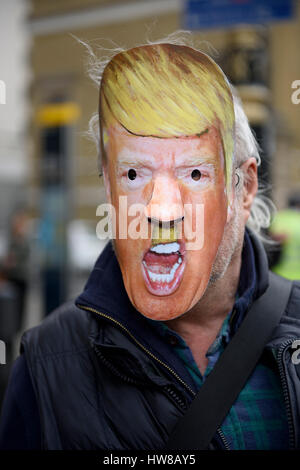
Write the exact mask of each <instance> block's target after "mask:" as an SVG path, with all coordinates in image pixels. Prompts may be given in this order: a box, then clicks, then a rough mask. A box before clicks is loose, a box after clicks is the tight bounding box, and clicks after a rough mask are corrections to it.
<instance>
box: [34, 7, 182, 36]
mask: <svg viewBox="0 0 300 470" xmlns="http://www.w3.org/2000/svg"><path fill="white" fill-rule="evenodd" d="M182 7H183V2H182V0H140V1H137V2H133V3H127V4H125V5H123V4H120V5H113V6H111V7H97V8H90V9H86V10H80V11H75V12H72V13H64V14H61V15H52V16H48V17H46V18H36V19H32V20H29V28H30V30H31V32H32V33H33V34H34V35H46V34H54V33H58V32H62V31H70V30H74V29H84V28H88V27H92V26H101V25H106V24H113V23H123V22H126V21H130V20H136V19H139V18H144V17H147V16H154V15H162V14H164V13H177V12H180V11H181V9H182Z"/></svg>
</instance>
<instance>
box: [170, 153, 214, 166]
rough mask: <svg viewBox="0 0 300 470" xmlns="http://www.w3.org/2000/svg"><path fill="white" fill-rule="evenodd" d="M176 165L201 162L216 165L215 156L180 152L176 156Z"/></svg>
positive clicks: (193, 164)
mask: <svg viewBox="0 0 300 470" xmlns="http://www.w3.org/2000/svg"><path fill="white" fill-rule="evenodd" d="M175 163H176V166H200V165H202V164H210V165H213V166H214V167H215V166H216V163H217V162H216V157H215V156H212V155H207V154H202V155H199V154H196V155H190V154H183V155H182V154H181V155H179V156H178V157H176V162H175Z"/></svg>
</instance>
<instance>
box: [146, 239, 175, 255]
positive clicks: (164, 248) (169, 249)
mask: <svg viewBox="0 0 300 470" xmlns="http://www.w3.org/2000/svg"><path fill="white" fill-rule="evenodd" d="M179 248H180V245H179V243H177V242H172V243H159V244H158V245H155V246H152V247H151V248H150V251H152V252H154V253H158V254H170V253H177V252H178V251H179Z"/></svg>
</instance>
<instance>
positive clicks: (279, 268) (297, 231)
mask: <svg viewBox="0 0 300 470" xmlns="http://www.w3.org/2000/svg"><path fill="white" fill-rule="evenodd" d="M270 230H271V233H272V234H273V235H275V236H277V237H280V238H281V237H282V239H283V241H282V253H281V257H280V260H279V262H278V264H276V265H275V266H274V267H273V268H272V271H274V272H275V273H276V274H279V275H280V276H283V277H286V278H287V279H291V280H296V279H300V210H298V209H286V210H283V211H280V212H278V213H277V215H276V217H275V219H274V221H273V223H272V226H271V229H270Z"/></svg>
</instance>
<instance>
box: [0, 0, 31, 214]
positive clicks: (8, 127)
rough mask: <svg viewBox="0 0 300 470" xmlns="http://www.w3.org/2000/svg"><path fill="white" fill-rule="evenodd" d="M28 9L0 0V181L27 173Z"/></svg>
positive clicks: (17, 1) (19, 0)
mask: <svg viewBox="0 0 300 470" xmlns="http://www.w3.org/2000/svg"><path fill="white" fill-rule="evenodd" d="M28 9H29V3H28V2H27V1H26V0H1V1H0V80H2V81H3V82H4V83H5V95H6V97H5V98H6V103H5V104H1V101H0V184H1V183H8V182H11V183H16V182H22V181H24V178H26V175H27V174H28V163H27V150H26V146H27V145H26V143H25V142H24V137H25V126H26V125H27V117H28V107H27V99H26V94H27V90H28V83H29V78H30V75H29V74H30V72H29V60H30V57H29V47H30V34H29V31H28V29H27V26H26V20H27V14H28ZM1 89H2V97H3V87H2V88H1ZM0 191H1V188H0ZM0 217H1V214H0Z"/></svg>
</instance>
